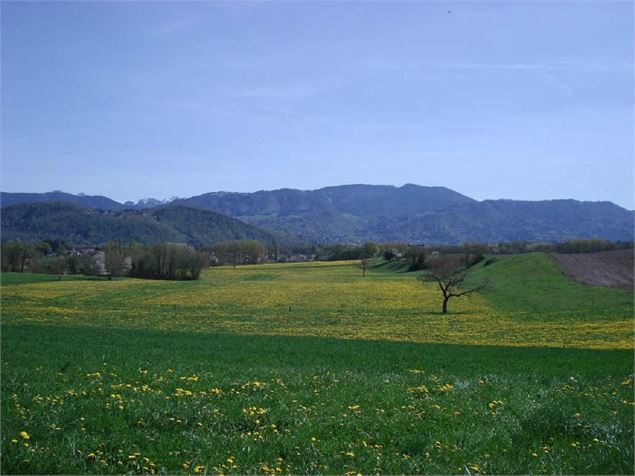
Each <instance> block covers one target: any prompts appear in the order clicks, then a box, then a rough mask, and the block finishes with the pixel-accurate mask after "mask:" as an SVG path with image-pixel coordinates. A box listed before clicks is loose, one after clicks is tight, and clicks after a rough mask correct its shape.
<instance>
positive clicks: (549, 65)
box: [355, 58, 633, 72]
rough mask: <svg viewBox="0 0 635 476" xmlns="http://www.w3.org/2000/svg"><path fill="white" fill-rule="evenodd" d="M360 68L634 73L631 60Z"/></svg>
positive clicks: (379, 63)
mask: <svg viewBox="0 0 635 476" xmlns="http://www.w3.org/2000/svg"><path fill="white" fill-rule="evenodd" d="M355 66H356V67H359V68H361V69H373V70H385V71H427V70H430V71H432V70H475V71H476V70H483V71H537V70H542V71H544V70H549V71H576V72H611V71H614V72H617V71H623V72H631V71H632V69H633V62H632V61H620V62H615V63H608V62H599V61H595V62H594V61H544V62H538V63H535V62H513V63H486V62H476V61H475V62H469V61H467V62H466V61H449V62H425V61H423V62H411V61H408V60H405V61H401V60H399V59H391V58H371V59H364V60H362V61H359V62H357V63H356V64H355Z"/></svg>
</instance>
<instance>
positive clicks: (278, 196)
mask: <svg viewBox="0 0 635 476" xmlns="http://www.w3.org/2000/svg"><path fill="white" fill-rule="evenodd" d="M12 195H37V194H8V193H4V194H3V195H2V198H3V206H5V201H6V199H7V197H8V199H9V200H10V201H11V200H13V201H15V199H14V197H12ZM41 195H46V194H41ZM21 198H23V197H21ZM83 198H85V197H83ZM102 198H105V197H102ZM141 202H142V201H140V202H138V204H140V205H135V207H139V206H146V204H149V203H155V202H145V201H143V203H141ZM114 203H117V202H114ZM171 204H172V205H181V206H185V207H192V208H197V209H203V210H210V211H214V212H216V213H221V214H224V215H228V216H231V217H233V218H236V219H239V220H241V221H243V222H246V223H250V224H253V225H259V226H262V227H266V228H269V229H273V230H278V231H280V232H284V233H287V234H290V235H294V236H296V237H298V238H299V239H301V240H303V241H307V242H313V243H319V244H322V243H360V242H364V241H379V242H385V241H403V242H409V243H439V244H441V243H460V242H464V241H480V242H499V241H511V240H527V241H564V240H567V239H573V238H604V239H609V240H623V241H630V240H633V227H634V221H633V212H632V211H629V210H626V209H624V208H621V207H619V206H617V205H615V204H613V203H611V202H581V201H577V200H544V201H521V200H484V201H477V200H474V199H472V198H469V197H466V196H465V195H462V194H460V193H457V192H455V191H453V190H450V189H448V188H445V187H424V186H419V185H412V184H407V185H404V186H402V187H394V186H387V185H343V186H335V187H325V188H322V189H318V190H294V189H280V190H272V191H258V192H253V193H238V192H211V193H206V194H202V195H198V196H194V197H190V198H180V199H175V200H174V201H172V202H171ZM106 205H109V206H112V204H109V203H106ZM118 205H120V206H121V207H125V206H126V205H123V204H118ZM128 206H129V205H128ZM94 208H98V207H97V206H95V207H94ZM180 223H181V224H180V226H187V223H186V222H180Z"/></svg>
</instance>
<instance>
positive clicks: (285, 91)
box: [225, 84, 326, 99]
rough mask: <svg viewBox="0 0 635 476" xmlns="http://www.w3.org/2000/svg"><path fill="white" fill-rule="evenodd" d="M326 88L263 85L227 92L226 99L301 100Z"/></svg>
mask: <svg viewBox="0 0 635 476" xmlns="http://www.w3.org/2000/svg"><path fill="white" fill-rule="evenodd" d="M325 89H326V88H325V87H322V86H317V85H312V84H304V85H297V84H296V85H287V86H285V85H269V86H266V85H263V86H247V87H238V88H233V89H231V90H228V91H227V93H226V94H225V95H226V96H227V97H230V98H235V99H282V98H302V97H308V96H314V95H316V94H319V93H321V92H323V91H324V90H325Z"/></svg>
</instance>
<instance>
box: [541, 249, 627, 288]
mask: <svg viewBox="0 0 635 476" xmlns="http://www.w3.org/2000/svg"><path fill="white" fill-rule="evenodd" d="M551 257H552V258H553V259H554V261H555V262H556V263H557V264H558V266H560V268H561V269H562V270H563V271H564V273H565V274H566V275H567V276H570V277H571V278H573V279H575V280H576V281H579V282H581V283H586V284H592V285H594V286H609V287H613V288H623V289H633V274H634V273H635V263H634V260H633V249H628V250H614V251H603V252H600V253H579V254H577V253H571V254H564V253H552V254H551Z"/></svg>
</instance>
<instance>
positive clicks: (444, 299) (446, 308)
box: [441, 297, 450, 314]
mask: <svg viewBox="0 0 635 476" xmlns="http://www.w3.org/2000/svg"><path fill="white" fill-rule="evenodd" d="M449 300H450V298H449V297H446V298H443V310H442V311H441V312H442V313H443V314H447V313H448V301H449Z"/></svg>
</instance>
